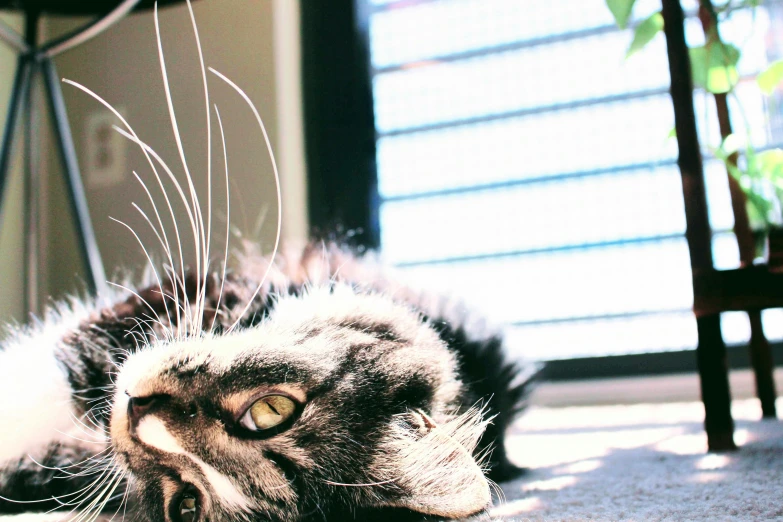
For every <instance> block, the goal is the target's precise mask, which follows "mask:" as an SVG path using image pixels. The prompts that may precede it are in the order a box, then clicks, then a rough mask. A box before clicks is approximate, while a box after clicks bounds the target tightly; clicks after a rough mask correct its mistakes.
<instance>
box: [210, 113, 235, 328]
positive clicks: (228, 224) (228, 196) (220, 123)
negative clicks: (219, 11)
mask: <svg viewBox="0 0 783 522" xmlns="http://www.w3.org/2000/svg"><path fill="white" fill-rule="evenodd" d="M215 116H217V120H218V127H219V128H220V140H221V142H222V143H223V164H224V165H225V171H226V251H225V253H224V254H223V275H222V277H221V278H220V292H219V293H218V299H217V305H216V306H215V315H214V316H213V317H212V325H211V326H210V327H209V331H210V332H211V331H212V330H213V328H215V319H217V316H218V313H219V312H220V301H221V299H222V298H223V288H225V284H226V265H228V242H229V239H230V237H231V233H230V231H229V229H230V227H231V190H230V184H229V182H228V152H227V151H226V135H225V133H224V132H223V121H222V120H221V119H220V111H219V110H218V106H217V104H215ZM210 208H211V207H210ZM210 217H211V210H210Z"/></svg>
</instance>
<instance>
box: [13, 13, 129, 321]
mask: <svg viewBox="0 0 783 522" xmlns="http://www.w3.org/2000/svg"><path fill="white" fill-rule="evenodd" d="M139 2H140V0H124V1H122V2H120V3H119V4H118V5H117V6H116V7H115V8H114V9H113V10H112V11H111V12H109V13H108V14H106V15H105V16H101V17H99V18H96V19H95V20H94V21H92V22H90V23H88V24H86V25H84V26H82V27H80V28H79V29H77V30H76V31H74V32H72V33H69V34H67V35H65V36H63V37H60V38H57V39H55V40H53V41H51V42H48V43H46V44H44V45H38V32H37V28H38V22H39V20H40V12H39V11H33V10H28V11H27V12H26V13H25V14H26V23H25V26H26V27H25V34H24V37H22V35H20V34H18V33H17V32H15V31H14V30H12V29H11V28H10V27H8V26H6V25H5V24H3V23H2V22H0V40H2V41H4V42H5V43H6V44H7V45H9V46H11V47H13V48H15V49H16V50H17V51H18V52H19V60H18V66H17V70H16V76H15V78H14V85H13V90H12V92H11V99H10V101H9V106H8V116H7V119H6V123H5V129H4V132H3V137H2V142H1V143H0V205H2V201H3V194H4V191H5V185H6V181H7V178H8V173H9V169H10V165H11V155H12V151H13V148H14V141H15V134H16V131H17V129H19V128H20V125H19V123H20V122H19V120H20V116H21V119H22V122H21V129H22V137H23V139H24V147H23V150H24V156H25V161H24V176H25V260H26V261H25V296H24V299H25V308H26V310H27V311H28V312H30V311H35V308H36V305H37V302H38V299H39V288H38V270H39V267H38V254H39V241H40V240H39V227H38V222H39V219H40V217H39V216H40V212H39V208H38V201H39V187H40V176H39V161H38V160H39V143H38V135H39V132H40V130H39V128H38V126H39V125H38V124H39V118H38V114H37V111H36V106H35V105H36V104H35V86H36V80H37V78H38V77H40V78H41V79H42V82H43V84H44V87H45V92H46V98H47V101H48V106H49V111H50V114H51V116H52V120H53V126H54V136H55V141H56V142H57V149H58V151H59V155H60V160H61V162H62V165H63V169H64V173H65V177H66V180H65V181H66V185H67V187H68V196H69V198H68V199H69V203H70V207H71V211H72V213H73V216H74V218H75V219H76V224H77V236H78V241H79V250H80V253H81V256H82V259H83V260H84V263H85V269H86V274H87V276H86V283H87V285H88V288H89V290H90V292H92V293H95V292H98V291H100V290H101V289H103V288H104V285H105V284H106V283H105V281H106V276H105V273H104V269H103V263H102V261H101V255H100V251H99V250H98V243H97V241H96V239H95V232H94V231H93V228H92V223H91V221H90V212H89V209H88V207H87V198H86V196H85V192H84V185H83V184H82V178H81V175H80V172H79V164H78V160H77V156H76V149H75V147H74V144H73V137H72V136H71V128H70V126H69V124H68V115H67V113H66V110H65V103H64V101H63V94H62V90H61V89H60V79H59V78H58V76H57V69H56V68H55V65H54V62H53V58H54V57H55V56H56V55H58V54H60V53H62V52H65V51H67V50H69V49H72V48H73V47H75V46H77V45H79V44H81V43H83V42H85V41H87V40H89V39H91V38H93V37H95V36H97V35H98V34H100V33H102V32H103V31H105V30H106V29H108V28H109V27H110V26H112V25H113V24H114V23H116V22H117V21H119V20H120V19H122V18H123V17H124V16H125V15H126V14H128V13H129V12H130V11H131V10H133V8H134V7H136V5H137V4H138V3H139Z"/></svg>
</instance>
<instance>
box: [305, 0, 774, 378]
mask: <svg viewBox="0 0 783 522" xmlns="http://www.w3.org/2000/svg"><path fill="white" fill-rule="evenodd" d="M370 9H371V8H370V7H369V6H367V5H365V3H364V2H363V1H362V0H306V1H302V2H301V29H302V35H301V38H302V77H303V98H304V118H305V151H306V161H307V183H308V209H309V215H310V227H311V231H312V233H313V234H314V235H315V236H316V237H321V238H330V239H337V240H339V241H341V242H343V243H346V244H348V245H350V246H353V247H355V248H358V249H359V250H360V251H361V250H364V249H377V248H379V247H380V237H381V236H380V223H379V207H380V196H379V192H378V176H377V165H376V140H377V138H378V134H377V132H376V128H375V118H374V110H373V93H372V74H371V72H372V66H371V60H370V55H369V34H368V28H369V15H370ZM602 30H604V28H602ZM656 165H658V163H656ZM678 237H679V236H678ZM771 347H772V352H773V357H774V363H775V366H780V365H783V343H771ZM727 350H728V360H729V366H730V368H732V369H744V368H751V367H752V364H751V361H750V356H749V353H748V344H747V343H742V344H738V345H729V346H728V347H727ZM696 371H697V366H696V348H695V347H694V348H693V349H689V350H675V351H662V352H654V353H637V354H627V355H608V356H595V357H575V358H570V359H558V360H552V361H545V362H544V369H543V371H542V378H543V379H545V380H551V381H568V380H581V379H599V378H612V377H630V376H641V375H666V374H676V373H686V372H696Z"/></svg>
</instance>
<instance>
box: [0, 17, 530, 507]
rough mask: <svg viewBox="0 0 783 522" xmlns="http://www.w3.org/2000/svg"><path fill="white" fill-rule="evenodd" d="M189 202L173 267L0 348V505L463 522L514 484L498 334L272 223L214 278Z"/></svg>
mask: <svg viewBox="0 0 783 522" xmlns="http://www.w3.org/2000/svg"><path fill="white" fill-rule="evenodd" d="M188 7H189V9H190V4H189V3H188ZM190 15H191V19H192V20H193V28H194V31H196V24H195V18H193V11H192V9H190ZM155 21H156V29H157V28H158V26H157V23H158V22H157V11H156V17H155ZM196 36H197V31H196ZM158 38H160V36H159V30H158ZM197 42H198V40H197ZM159 46H160V40H159ZM199 50H200V47H199ZM162 59H163V56H162V50H161V60H162ZM204 71H205V69H204V67H203V62H202V73H204ZM213 72H215V74H217V75H218V76H219V77H220V78H221V79H223V80H225V81H227V82H228V83H229V84H230V85H231V86H232V87H234V88H235V89H236V90H237V92H238V93H240V95H242V96H243V97H244V98H245V100H246V101H247V102H248V103H249V104H250V107H251V109H252V110H253V112H254V114H255V115H256V117H258V113H257V111H256V110H255V108H254V107H253V106H252V103H250V101H249V99H248V98H247V97H246V95H244V93H242V92H241V90H240V89H239V88H238V87H236V86H235V85H234V84H233V83H231V82H230V80H228V79H227V78H225V77H224V76H222V75H221V74H220V73H217V72H216V71H213ZM204 74H205V73H204ZM164 81H165V82H166V85H167V78H166V77H165V70H164ZM71 83H73V82H71ZM74 85H77V87H80V88H81V89H82V90H84V91H85V92H88V93H89V94H92V95H94V94H93V93H91V92H89V91H88V90H87V89H86V88H84V87H81V86H79V85H78V84H74ZM205 85H206V79H205ZM167 91H168V90H167ZM94 96H95V97H96V99H98V100H99V101H101V102H102V103H105V102H103V101H102V100H100V98H99V97H97V95H94ZM167 100H168V102H169V106H170V109H171V115H172V116H171V117H172V120H173V118H174V116H173V114H174V113H173V108H172V106H171V100H170V96H168V95H167ZM106 105H107V107H109V108H110V109H111V110H114V109H113V108H111V107H110V106H109V105H108V104H106ZM207 107H209V104H208V103H207ZM115 114H117V116H118V117H119V118H120V120H121V121H122V123H123V124H124V125H125V126H126V129H127V130H122V129H119V130H120V132H121V133H123V134H124V135H125V136H126V137H127V138H128V139H130V140H132V141H134V142H135V143H136V144H137V145H139V146H140V147H141V148H142V150H143V151H144V152H145V154H146V155H147V158H148V160H149V161H150V165H151V166H152V167H153V170H154V169H155V167H154V165H155V162H157V163H158V164H159V165H160V166H161V167H163V168H164V170H165V171H166V172H167V173H168V174H169V175H170V176H172V177H173V175H172V174H171V170H170V169H169V168H168V167H167V166H166V165H165V164H164V163H163V161H162V160H161V159H160V158H159V157H158V156H157V154H155V152H154V151H153V150H152V149H151V148H150V147H149V146H147V145H146V144H144V143H143V142H142V141H141V140H140V139H139V138H138V137H137V135H136V134H135V132H133V130H132V129H131V128H130V126H128V125H127V123H126V122H125V121H124V120H123V119H122V118H121V116H120V115H119V113H116V111H115ZM218 120H219V115H218ZM259 124H260V125H261V129H262V130H263V131H264V137H265V138H266V143H267V147H268V148H269V150H270V154H271V147H269V141H268V138H267V137H266V131H265V130H264V129H263V124H262V122H261V121H260V118H259ZM221 134H222V133H221ZM180 146H181V145H180ZM180 152H181V150H180ZM150 157H152V158H154V159H155V162H153V161H152V159H150ZM155 174H156V175H157V171H156V170H155ZM226 176H228V174H227V173H226ZM275 176H276V177H277V173H276V167H275ZM189 181H190V180H189ZM177 186H178V187H179V185H177ZM277 187H278V212H279V210H280V205H279V202H280V195H279V182H278V184H277ZM145 188H146V187H145ZM148 194H149V192H148ZM191 195H192V194H191ZM180 196H181V198H182V201H183V203H184V204H186V205H187V204H188V203H189V201H188V199H187V197H186V196H185V194H184V192H183V191H182V190H180ZM150 197H151V196H150ZM164 197H165V198H166V200H167V201H168V195H166V194H165V193H164ZM153 204H154V203H153ZM192 204H193V207H192V208H190V210H189V219H190V224H191V225H192V230H193V236H194V241H195V242H196V246H197V248H196V250H197V251H198V252H199V255H200V257H199V259H198V260H197V262H196V266H195V268H190V269H189V268H186V267H185V266H184V261H183V260H182V259H181V257H180V259H179V263H176V262H175V261H174V257H173V256H172V255H171V250H172V249H170V248H169V247H168V243H167V240H166V245H164V246H165V248H164V250H165V251H166V254H167V256H168V261H169V262H168V263H167V265H166V266H165V268H164V269H163V271H162V272H161V271H159V270H155V269H153V270H152V271H151V274H150V276H149V277H148V278H147V279H146V282H145V283H143V284H141V285H130V284H124V285H116V287H115V289H114V290H113V291H111V292H104V293H103V294H101V295H100V296H97V297H94V298H88V299H77V298H73V299H71V300H69V301H66V302H64V303H60V304H57V305H54V306H53V307H52V308H51V309H50V310H49V311H48V312H47V313H46V314H45V316H44V317H43V318H42V319H40V320H38V321H35V322H33V323H32V324H30V325H28V326H26V327H21V328H16V329H12V330H11V332H10V334H9V335H8V336H7V338H6V339H5V340H4V341H3V342H2V344H0V396H2V397H3V398H4V399H3V401H2V403H0V423H2V426H3V428H2V430H0V514H2V513H21V512H28V511H44V510H56V509H61V510H64V511H66V512H68V511H71V512H76V515H75V517H76V518H75V520H95V519H96V517H97V516H99V515H100V514H101V513H109V514H115V515H117V516H121V517H122V518H123V519H126V520H133V521H138V522H152V521H167V522H195V521H198V522H205V521H207V520H210V521H224V520H237V521H266V522H305V521H309V520H328V521H342V520H420V519H422V518H428V517H438V518H462V517H467V516H471V515H474V514H476V513H480V512H482V511H483V510H485V509H486V508H487V507H488V506H489V504H490V502H491V485H492V481H493V480H495V481H502V480H505V479H508V478H513V477H514V476H516V475H517V474H519V473H520V470H519V469H518V468H517V467H516V466H514V465H513V464H512V463H511V462H509V460H508V458H507V456H506V452H505V447H504V444H503V439H504V433H505V431H506V428H507V427H508V426H509V424H510V423H511V422H512V420H513V419H514V418H515V416H516V415H517V414H519V413H520V412H521V411H522V409H523V407H524V406H525V400H526V396H527V393H528V391H529V389H530V383H531V381H532V375H533V373H534V372H532V371H531V368H530V367H529V366H527V365H524V364H522V363H520V362H512V361H510V360H509V359H508V358H507V357H506V355H505V353H504V344H503V337H502V333H501V332H500V331H496V330H493V329H491V328H488V327H487V326H485V325H484V323H483V322H482V321H481V319H479V318H478V317H476V316H475V315H473V314H471V313H470V312H469V311H468V309H467V308H466V307H465V306H463V305H462V304H461V303H459V302H458V301H456V300H453V299H449V298H446V297H439V296H436V295H433V294H428V293H426V292H422V291H419V290H417V289H414V288H411V287H408V286H406V285H404V284H401V283H399V282H398V281H397V279H396V278H395V277H394V276H393V275H391V273H390V272H389V271H388V270H387V269H385V268H383V266H382V265H380V264H379V263H378V262H377V261H376V260H375V259H374V258H373V256H372V255H369V254H362V255H360V254H357V253H355V252H352V251H350V250H349V249H346V248H343V247H341V246H340V245H338V244H335V243H333V242H329V241H314V242H312V243H310V244H308V245H306V246H304V247H303V248H299V249H297V248H295V247H293V246H288V247H284V248H282V249H278V242H279V237H280V234H279V224H280V222H279V219H278V236H277V240H276V242H275V247H274V248H273V250H272V253H271V255H270V256H262V255H261V254H260V253H259V251H258V248H257V247H256V246H254V245H252V244H251V243H247V242H246V243H245V245H244V248H243V250H242V253H240V254H238V256H237V259H238V262H237V265H236V267H235V268H234V269H231V270H227V269H226V265H227V259H226V258H224V259H223V264H222V267H223V268H222V270H217V269H212V268H209V267H210V266H213V265H211V264H210V261H211V259H210V257H209V249H208V245H209V241H204V237H205V236H206V235H207V234H205V227H204V220H203V217H202V215H201V211H200V208H199V207H198V205H197V202H195V198H193V203H192ZM191 210H192V212H191ZM156 213H157V209H156ZM278 215H279V214H278ZM145 217H146V216H145ZM159 219H160V218H158V220H159ZM148 222H149V223H150V225H151V226H153V228H154V225H152V221H148ZM209 222H210V223H211V218H210V220H209ZM160 227H161V229H162V227H163V225H162V223H161V225H160ZM157 232H158V231H157V230H156V233H157ZM158 237H159V239H160V236H158ZM164 237H165V235H164ZM199 237H200V238H201V243H199ZM177 240H180V238H177ZM163 242H164V241H163V240H161V243H163ZM142 246H143V245H142ZM226 251H227V247H226ZM145 252H146V248H145ZM150 265H151V266H155V265H154V264H153V263H152V262H150ZM176 267H179V269H177V268H176ZM161 273H162V274H163V276H161V275H160V274H161Z"/></svg>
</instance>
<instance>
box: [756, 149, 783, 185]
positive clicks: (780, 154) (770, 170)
mask: <svg viewBox="0 0 783 522" xmlns="http://www.w3.org/2000/svg"><path fill="white" fill-rule="evenodd" d="M755 163H756V165H755V167H756V168H757V169H758V172H759V173H760V174H761V176H762V177H764V178H766V179H768V180H769V181H770V182H771V183H772V184H773V185H774V186H775V187H776V188H778V189H783V150H781V149H772V150H765V151H764V152H760V153H758V155H757V156H756V161H755Z"/></svg>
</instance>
